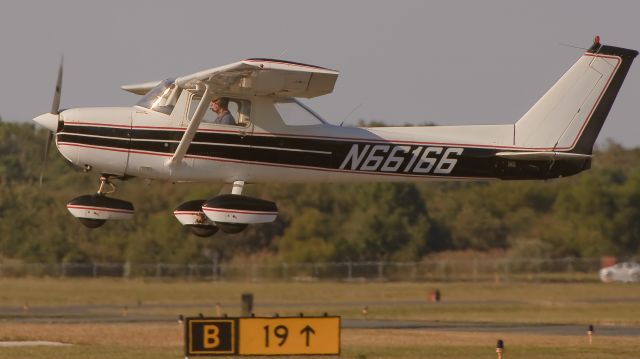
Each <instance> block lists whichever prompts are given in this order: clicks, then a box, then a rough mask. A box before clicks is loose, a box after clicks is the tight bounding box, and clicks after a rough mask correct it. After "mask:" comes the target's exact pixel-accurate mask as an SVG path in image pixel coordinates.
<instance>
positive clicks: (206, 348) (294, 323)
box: [185, 317, 340, 357]
mask: <svg viewBox="0 0 640 359" xmlns="http://www.w3.org/2000/svg"><path fill="white" fill-rule="evenodd" d="M318 354H324V355H327V354H328V355H331V354H333V355H338V354H340V317H269V318H255V317H251V318H186V321H185V356H186V357H190V356H213V355H318Z"/></svg>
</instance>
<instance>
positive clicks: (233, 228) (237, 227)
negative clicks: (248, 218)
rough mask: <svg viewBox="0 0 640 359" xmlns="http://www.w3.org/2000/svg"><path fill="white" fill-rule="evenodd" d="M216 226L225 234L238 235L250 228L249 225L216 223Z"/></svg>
mask: <svg viewBox="0 0 640 359" xmlns="http://www.w3.org/2000/svg"><path fill="white" fill-rule="evenodd" d="M216 226H218V227H219V228H220V230H221V231H223V232H224V233H229V234H236V233H240V232H242V231H244V230H245V229H247V226H249V225H248V224H247V223H224V222H216Z"/></svg>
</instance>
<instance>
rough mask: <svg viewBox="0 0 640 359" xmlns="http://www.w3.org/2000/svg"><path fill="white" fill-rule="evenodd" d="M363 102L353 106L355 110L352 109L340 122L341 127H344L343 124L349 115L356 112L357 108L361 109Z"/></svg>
mask: <svg viewBox="0 0 640 359" xmlns="http://www.w3.org/2000/svg"><path fill="white" fill-rule="evenodd" d="M362 104H363V102H360V103H359V104H358V105H357V106H356V107H354V108H353V110H351V112H349V113H348V114H347V116H345V118H344V119H343V120H342V122H340V127H342V125H343V124H344V122H345V121H346V120H347V119H348V118H349V116H351V115H352V114H353V113H354V112H356V110H357V109H359V108H360V106H362Z"/></svg>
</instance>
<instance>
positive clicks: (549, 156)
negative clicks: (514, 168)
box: [496, 151, 591, 161]
mask: <svg viewBox="0 0 640 359" xmlns="http://www.w3.org/2000/svg"><path fill="white" fill-rule="evenodd" d="M496 156H497V157H502V158H506V159H511V160H530V161H545V160H546V161H552V160H588V159H590V158H591V155H585V154H581V153H570V152H556V151H538V152H498V153H496Z"/></svg>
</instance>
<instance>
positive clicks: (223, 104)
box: [209, 97, 229, 113]
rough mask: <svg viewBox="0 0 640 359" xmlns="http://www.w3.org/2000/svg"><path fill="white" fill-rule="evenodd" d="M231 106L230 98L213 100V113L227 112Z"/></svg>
mask: <svg viewBox="0 0 640 359" xmlns="http://www.w3.org/2000/svg"><path fill="white" fill-rule="evenodd" d="M228 106H229V98H227V97H218V98H216V99H213V100H211V106H209V107H210V108H211V110H212V111H213V112H216V113H217V112H218V111H220V110H226V109H227V107H228Z"/></svg>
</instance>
